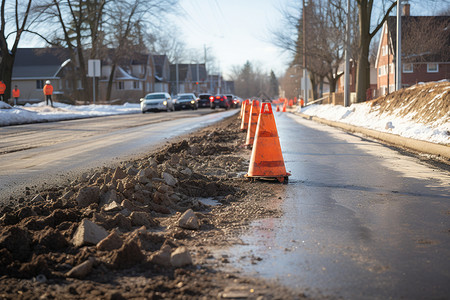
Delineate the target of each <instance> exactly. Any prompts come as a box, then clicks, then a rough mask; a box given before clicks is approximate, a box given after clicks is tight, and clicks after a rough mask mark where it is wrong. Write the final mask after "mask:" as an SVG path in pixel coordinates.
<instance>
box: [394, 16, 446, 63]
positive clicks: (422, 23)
mask: <svg viewBox="0 0 450 300" xmlns="http://www.w3.org/2000/svg"><path fill="white" fill-rule="evenodd" d="M449 28H450V19H449V17H447V16H436V17H409V18H408V19H405V20H403V22H402V55H403V58H404V61H405V62H424V61H450V51H449V43H450V33H449ZM436 59H437V60H436Z"/></svg>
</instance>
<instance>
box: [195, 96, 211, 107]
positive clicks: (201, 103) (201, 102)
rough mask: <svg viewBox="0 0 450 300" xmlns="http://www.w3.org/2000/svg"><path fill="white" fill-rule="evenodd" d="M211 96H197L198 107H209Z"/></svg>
mask: <svg viewBox="0 0 450 300" xmlns="http://www.w3.org/2000/svg"><path fill="white" fill-rule="evenodd" d="M211 97H212V95H211V94H200V95H198V107H211V100H210V98H211Z"/></svg>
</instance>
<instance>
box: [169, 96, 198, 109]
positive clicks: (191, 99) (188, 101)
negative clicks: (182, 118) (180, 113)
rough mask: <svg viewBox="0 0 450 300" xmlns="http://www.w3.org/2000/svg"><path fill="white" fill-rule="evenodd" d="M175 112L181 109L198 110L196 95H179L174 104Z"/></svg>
mask: <svg viewBox="0 0 450 300" xmlns="http://www.w3.org/2000/svg"><path fill="white" fill-rule="evenodd" d="M173 105H174V107H175V110H181V109H197V108H198V103H197V97H195V95H194V94H191V93H189V94H178V96H177V98H176V99H175V100H174V103H173Z"/></svg>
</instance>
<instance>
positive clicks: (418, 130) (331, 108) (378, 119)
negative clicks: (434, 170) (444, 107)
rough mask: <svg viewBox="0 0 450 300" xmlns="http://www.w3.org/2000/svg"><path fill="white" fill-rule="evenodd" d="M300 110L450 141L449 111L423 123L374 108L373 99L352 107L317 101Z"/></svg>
mask: <svg viewBox="0 0 450 300" xmlns="http://www.w3.org/2000/svg"><path fill="white" fill-rule="evenodd" d="M297 111H298V112H301V113H303V114H306V115H310V116H316V117H319V118H322V119H326V120H330V121H336V122H342V123H347V124H351V125H354V126H359V127H365V128H369V129H373V130H377V131H381V132H388V133H392V134H397V135H400V136H403V137H407V138H413V139H418V140H424V141H428V142H433V143H440V144H447V145H449V144H450V135H449V134H450V117H449V115H448V114H447V117H446V119H441V120H437V121H436V122H434V123H432V124H422V123H418V122H414V121H412V119H411V116H404V117H402V116H398V115H395V114H378V113H377V112H376V111H372V112H371V106H370V103H358V104H352V105H351V106H349V107H344V106H341V105H331V104H325V105H315V104H313V105H310V106H306V107H303V108H301V109H300V108H298V110H297Z"/></svg>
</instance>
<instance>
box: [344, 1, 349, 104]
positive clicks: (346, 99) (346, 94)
mask: <svg viewBox="0 0 450 300" xmlns="http://www.w3.org/2000/svg"><path fill="white" fill-rule="evenodd" d="M349 51H350V0H347V23H346V25H345V72H344V76H345V77H344V107H347V106H348V105H349V103H350V53H349Z"/></svg>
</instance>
